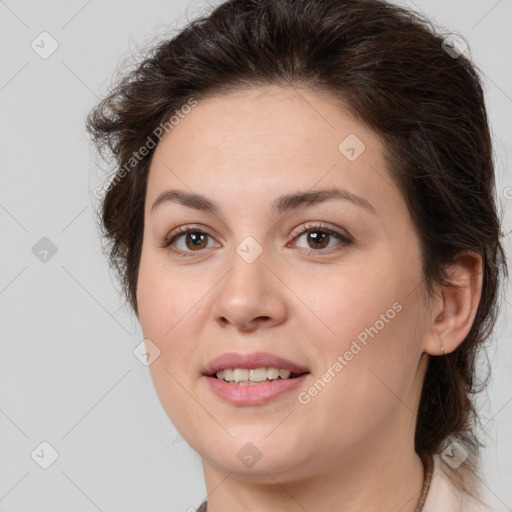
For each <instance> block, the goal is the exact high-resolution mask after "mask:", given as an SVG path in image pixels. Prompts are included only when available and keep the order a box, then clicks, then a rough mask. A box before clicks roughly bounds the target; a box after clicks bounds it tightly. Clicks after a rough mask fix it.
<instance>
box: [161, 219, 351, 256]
mask: <svg viewBox="0 0 512 512" xmlns="http://www.w3.org/2000/svg"><path fill="white" fill-rule="evenodd" d="M315 231H317V232H320V233H327V234H329V235H331V236H333V237H335V238H337V239H338V240H339V241H340V242H341V243H340V244H338V245H337V246H336V247H339V246H341V248H339V249H336V250H334V251H329V253H328V254H331V253H332V252H337V251H339V250H341V249H342V248H344V247H346V246H348V245H350V244H352V243H353V241H352V240H351V239H350V238H349V237H348V236H345V235H343V234H342V233H340V232H338V231H335V230H334V229H331V228H329V227H327V226H325V225H323V224H305V225H304V227H303V229H302V231H300V232H299V233H297V234H296V235H295V236H294V237H293V240H296V239H297V238H300V237H301V236H302V235H304V234H306V233H309V232H315ZM188 233H199V234H203V235H206V236H210V235H209V234H208V233H206V232H205V231H203V230H202V229H200V228H198V227H195V226H193V225H187V226H180V227H179V228H176V229H175V230H174V231H172V232H171V233H170V234H169V235H168V236H167V237H166V238H165V240H164V241H163V242H162V243H161V244H160V245H159V247H160V248H166V249H168V250H170V251H171V252H172V253H174V254H176V255H178V256H184V257H190V256H194V253H197V252H200V251H202V249H199V250H197V251H182V250H176V249H173V248H172V245H171V244H172V243H173V242H174V241H175V240H176V239H178V238H179V237H181V236H183V235H187V234H188ZM210 238H211V237H210ZM331 249H332V248H331ZM303 251H304V253H305V254H306V255H307V256H322V255H323V254H325V249H303ZM319 253H320V254H319ZM322 253H323V254H322Z"/></svg>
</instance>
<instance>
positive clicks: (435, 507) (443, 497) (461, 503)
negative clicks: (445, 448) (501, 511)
mask: <svg viewBox="0 0 512 512" xmlns="http://www.w3.org/2000/svg"><path fill="white" fill-rule="evenodd" d="M433 458H434V468H433V474H432V481H431V483H430V489H429V491H428V495H427V499H426V501H425V505H424V506H423V509H422V512H495V511H494V510H493V509H491V508H489V507H488V506H487V505H485V504H484V503H480V502H479V501H477V500H476V499H474V498H473V497H471V496H469V495H468V494H465V493H463V492H461V491H460V490H459V489H457V487H456V486H455V485H454V484H453V483H452V482H451V480H450V479H449V477H448V475H447V474H446V472H445V470H444V469H443V465H444V462H443V460H442V458H441V456H440V455H434V457H433Z"/></svg>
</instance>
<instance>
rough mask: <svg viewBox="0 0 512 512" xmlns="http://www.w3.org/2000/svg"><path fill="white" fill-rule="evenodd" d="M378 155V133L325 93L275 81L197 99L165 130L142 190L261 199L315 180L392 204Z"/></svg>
mask: <svg viewBox="0 0 512 512" xmlns="http://www.w3.org/2000/svg"><path fill="white" fill-rule="evenodd" d="M383 155H384V152H383V146H382V143H381V141H380V138H379V137H378V135H377V134H375V133H374V132H372V131H371V130H370V129H368V128H367V127H365V126H364V125H363V124H361V123H360V122H358V121H357V120H356V119H355V118H354V117H353V116H352V115H351V114H350V113H349V111H348V109H347V108H346V107H344V106H343V104H342V103H341V102H340V101H336V99H335V98H334V97H333V96H330V95H328V94H327V93H323V92H314V91H308V90H299V89H294V88H291V87H279V86H267V87H259V88H253V89H247V90H240V91H234V92H230V93H227V94H223V95H218V96H213V97H209V98H205V99H202V100H200V101H198V103H197V105H196V106H195V107H193V108H192V109H190V112H189V113H188V114H186V115H184V116H182V118H181V119H180V120H179V123H177V124H176V125H175V126H174V127H173V128H172V130H170V131H169V133H167V134H165V135H164V136H163V138H162V140H161V141H160V142H159V144H158V145H157V147H156V149H155V154H154V156H153V159H152V164H151V167H150V173H149V179H148V191H147V195H148V198H149V199H150V200H151V199H152V200H154V199H156V197H157V196H158V195H159V194H160V193H161V192H162V190H164V189H165V188H179V189H182V190H187V189H188V191H189V192H191V191H193V192H198V193H201V194H203V195H210V196H213V197H214V198H218V199H219V201H229V200H231V201H233V202H236V200H237V199H240V198H241V197H244V201H248V200H251V199H252V200H253V201H254V202H255V203H256V202H259V203H260V205H262V203H263V202H270V201H271V200H272V199H273V197H276V196H278V195H282V194H285V193H287V192H291V191H298V190H311V189H314V188H315V185H316V184H318V185H319V187H316V188H324V187H329V186H337V187H341V186H342V187H343V188H344V189H347V190H349V191H351V192H353V193H354V194H357V195H359V196H364V197H366V198H367V199H368V201H369V202H371V203H372V204H373V203H374V202H376V203H378V202H381V201H382V200H386V199H387V200H388V203H389V204H393V202H392V201H394V202H395V204H396V201H397V195H398V196H399V193H398V190H397V189H396V187H394V186H393V184H392V179H391V177H390V176H389V173H388V171H387V169H386V163H385V161H384V156H383ZM383 194H384V195H385V197H383ZM272 196H273V197H272ZM388 196H389V197H388ZM391 196H394V197H391ZM398 201H400V198H399V197H398ZM377 209H378V208H377Z"/></svg>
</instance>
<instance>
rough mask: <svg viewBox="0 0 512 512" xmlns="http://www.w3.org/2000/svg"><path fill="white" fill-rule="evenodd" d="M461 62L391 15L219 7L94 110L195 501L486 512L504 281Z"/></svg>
mask: <svg viewBox="0 0 512 512" xmlns="http://www.w3.org/2000/svg"><path fill="white" fill-rule="evenodd" d="M463 50H464V48H463V46H461V40H459V39H457V38H453V37H451V38H443V36H442V35H440V34H437V33H436V32H435V31H434V29H433V27H432V26H431V25H430V24H429V22H428V21H427V20H425V19H423V18H422V17H420V16H419V15H416V14H414V13H412V12H409V11H407V10H404V9H401V8H399V7H397V6H394V5H392V4H389V3H387V2H384V1H381V0H342V1H340V0H307V1H306V0H266V1H264V2H261V1H256V0H230V1H227V2H225V3H223V4H221V5H219V6H218V7H217V8H215V10H213V12H212V13H211V14H210V15H208V16H205V17H204V18H201V19H198V20H196V21H193V22H192V23H190V24H189V25H188V26H187V27H186V28H184V29H183V30H182V31H181V32H180V33H179V34H178V35H176V36H175V37H173V38H172V39H170V40H168V41H164V42H162V43H161V44H159V45H158V46H157V47H155V48H154V49H153V51H152V52H151V54H150V55H148V56H147V57H146V58H145V59H144V61H143V62H142V63H140V65H139V66H138V68H137V69H136V70H135V71H133V72H131V73H129V74H127V75H126V76H125V77H124V79H123V80H122V81H121V82H120V83H119V84H117V86H116V88H115V89H114V90H113V91H112V92H111V94H109V96H108V97H106V98H105V99H104V100H103V101H102V102H101V103H100V104H99V105H98V106H97V107H96V108H95V110H94V111H93V112H92V113H91V115H90V116H89V119H88V129H89V132H90V133H91V135H92V136H93V140H94V141H95V143H96V144H97V146H98V148H99V150H100V151H102V152H105V151H106V152H107V153H108V152H110V153H111V155H113V156H114V158H115V164H116V165H115V173H114V175H113V177H112V179H111V180H110V182H109V183H108V184H106V186H105V187H104V188H103V189H101V190H100V191H99V193H98V194H97V195H98V197H99V198H100V199H101V222H102V227H103V234H104V236H105V237H106V239H107V241H108V242H109V243H110V251H111V252H110V258H111V262H112V264H113V265H114V267H115V268H116V269H117V270H118V272H119V275H120V277H121V279H122V282H123V285H124V290H125V293H126V297H127V299H128V301H129V302H130V304H131V306H132V307H133V310H134V312H135V314H136V315H137V318H138V319H139V321H140V323H141V326H142V330H143V333H144V337H145V350H146V357H147V360H148V364H149V365H150V371H151V375H152V379H153V382H154V385H155V388H156V391H157V393H158V396H159V399H160V401H161V404H162V406H163V408H164V410H165V412H166V413H167V415H168V416H169V418H170V419H171V421H172V422H173V424H174V425H175V427H176V428H177V430H178V431H179V432H180V433H181V435H182V436H183V438H184V439H185V440H186V441H187V442H188V443H189V445H190V446H191V447H192V448H193V449H194V450H196V451H197V453H199V455H200V456H201V458H202V463H203V469H204V476H205V483H206V487H207V490H208V499H207V501H206V500H205V501H204V502H203V503H202V504H201V506H200V507H199V509H198V510H201V511H205V510H208V512H219V511H223V510H249V511H260V510H286V511H295V510H297V511H299V510H307V511H320V510H322V511H327V510H328V511H331V510H332V511H339V510H343V511H347V512H348V511H350V512H352V511H360V510H365V511H367V510H379V511H397V510H400V511H402V512H413V511H416V512H419V511H423V512H433V511H436V512H440V511H443V512H444V511H446V512H448V511H450V512H452V511H456V510H457V511H464V512H468V511H483V510H489V509H488V508H486V507H485V504H483V503H481V501H482V495H481V493H480V489H479V486H478V483H479V478H478V448H479V446H480V445H481V443H480V441H479V439H478V429H477V427H476V424H475V420H476V419H477V415H476V411H475V408H474V405H473V403H472V401H471V396H472V394H473V393H474V392H475V391H476V384H477V382H476V375H475V359H476V356H477V354H478V351H479V349H480V348H481V345H482V342H484V341H485V340H486V339H487V337H488V336H489V334H490V332H491V331H492V328H493V325H494V321H495V319H496V314H497V295H498V288H499V284H500V281H501V276H502V274H506V266H505V256H504V252H503V248H502V246H501V244H500V220H499V218H498V216H497V213H496V204H495V197H494V194H495V190H494V186H495V184H494V170H493V162H492V147H491V141H490V136H489V127H488V122H487V115H486V109H485V103H484V97H483V93H482V88H481V85H480V80H479V76H478V74H477V71H476V70H475V67H474V65H473V64H472V63H471V62H470V60H469V59H468V58H467V57H466V56H465V55H464V53H463Z"/></svg>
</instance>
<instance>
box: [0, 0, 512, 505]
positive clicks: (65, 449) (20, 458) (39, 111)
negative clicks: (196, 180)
mask: <svg viewBox="0 0 512 512" xmlns="http://www.w3.org/2000/svg"><path fill="white" fill-rule="evenodd" d="M402 3H403V4H405V5H407V6H410V7H414V6H416V8H417V9H419V10H422V11H423V12H425V13H426V14H427V15H429V16H430V17H431V18H433V19H434V20H436V21H437V22H438V23H440V24H441V25H443V26H445V27H449V30H450V31H453V32H456V33H459V34H461V35H462V36H463V37H464V38H465V39H466V40H467V41H468V42H469V44H470V51H471V54H472V56H473V58H474V60H475V61H476V63H477V64H478V65H479V66H480V68H481V69H482V71H483V73H484V78H485V83H486V90H487V99H488V107H489V114H490V119H491V124H492V127H493V137H494V141H495V144H496V146H495V147H496V162H497V180H498V194H499V198H500V202H501V205H502V208H503V212H504V217H505V224H504V232H505V233H509V232H510V231H511V229H512V213H511V211H512V206H511V204H512V173H511V169H510V162H509V157H508V155H511V154H512V135H511V123H510V119H511V118H512V70H511V66H510V51H511V49H512V36H511V29H510V27H511V22H512V0H500V1H495V0H492V1H490V0H489V1H483V0H473V1H467V0H466V1H463V0H458V1H449V2H447V1H446V0H429V1H426V0H425V1H420V0H417V1H416V2H411V1H404V2H402ZM206 8H207V4H206V3H205V2H199V1H195V2H192V3H191V2H187V1H185V0H183V1H177V0H174V1H172V2H170V1H168V0H150V1H145V2H142V1H139V2H135V1H124V2H122V1H121V0H115V1H108V2H101V1H100V0H89V1H84V0H73V1H68V2H58V1H56V0H52V1H46V2H36V1H28V0H26V1H16V0H7V1H5V2H4V1H0V59H1V65H0V112H1V114H0V115H1V120H2V122H1V128H0V130H1V131H0V154H1V180H2V181H1V183H2V186H1V188H0V226H1V233H2V251H1V253H0V254H1V256H0V257H1V264H0V308H1V309H0V311H1V318H0V329H1V331H0V333H1V336H0V343H1V348H0V435H1V437H0V438H1V441H0V511H9V512H21V511H27V512H28V511H31V512H35V511H37V512H45V511H52V512H61V511H69V510H73V511H75V512H89V511H91V512H92V511H95V510H101V511H105V512H106V511H121V510H122V511H126V512H129V511H141V512H142V511H145V512H150V511H154V512H160V511H161V512H163V511H166V512H172V511H186V510H189V509H190V510H192V508H191V507H194V506H197V505H198V504H199V503H200V502H201V501H202V500H203V499H204V497H205V487H204V483H203V477H202V468H201V464H200V458H199V456H198V455H197V454H195V453H193V452H192V450H191V449H190V448H189V447H188V446H187V445H186V444H185V443H184V442H183V441H182V440H181V439H180V438H179V436H178V435H177V433H176V431H175V430H174V429H173V427H172V425H171V424H170V422H169V420H168V418H167V416H166V415H165V413H164V412H163V410H162V408H161V406H160V403H159V401H158V399H157V397H156V394H155V392H154V389H153V386H152V382H151V379H150V376H149V370H148V368H147V367H145V366H144V365H142V364H141V363H140V362H139V360H138V359H136V358H135V357H134V355H133V353H132V351H133V349H134V348H135V346H136V345H138V344H139V343H140V342H141V340H142V334H141V331H140V327H139V326H138V324H137V323H136V321H135V320H134V319H132V318H131V315H130V314H129V311H127V310H126V309H124V308H123V307H122V305H121V304H122V303H121V299H120V296H119V294H118V292H117V290H116V284H115V283H113V282H112V278H111V274H110V273H109V269H108V267H107V264H106V261H105V258H104V257H103V255H102V253H101V247H100V242H99V240H98V238H97V235H96V227H95V219H94V215H93V208H94V207H95V204H94V201H93V197H92V193H91V191H92V189H93V188H94V187H95V186H97V185H98V183H99V180H101V178H102V176H103V172H104V171H102V170H101V168H100V167H101V166H99V162H98V161H97V160H96V159H95V157H94V155H93V153H92V150H91V148H90V147H89V142H88V140H87V139H86V138H85V130H84V118H85V116H86V114H87V112H88V111H89V110H90V108H91V107H92V106H93V105H94V103H95V102H96V101H97V99H98V97H100V96H101V95H102V94H103V93H104V92H105V90H106V87H107V86H108V84H109V83H110V80H111V79H112V77H113V73H114V70H115V68H116V67H117V65H118V64H119V63H120V61H121V60H122V59H123V58H126V57H129V56H130V54H131V53H132V52H134V51H137V49H138V48H139V47H140V45H141V44H145V43H147V42H149V41H150V40H153V39H155V40H156V39H158V38H159V37H161V36H162V35H163V34H165V33H166V32H167V33H168V32H169V30H170V29H176V28H179V27H180V26H183V25H184V24H185V23H186V22H187V19H192V18H194V17H195V16H196V15H198V14H200V13H202V12H204V10H205V9H206ZM43 31H47V32H48V33H49V34H50V35H51V37H52V38H53V39H54V40H55V41H56V42H57V43H58V48H57V50H56V51H55V52H54V53H53V54H52V55H50V56H49V57H48V58H42V57H41V56H40V55H39V54H38V53H36V51H34V49H32V47H31V43H32V41H34V40H35V43H34V44H39V45H40V47H41V46H42V43H41V42H40V40H41V37H46V38H47V39H45V44H44V48H39V51H40V52H42V51H48V50H49V49H51V40H50V39H48V36H39V34H41V32H43ZM38 36H39V37H38ZM38 41H39V43H38ZM507 187H510V188H507ZM44 237H46V238H47V239H49V240H50V241H51V244H53V246H55V248H56V249H57V252H56V253H55V254H52V252H51V248H50V249H48V247H49V246H50V245H51V244H50V243H49V242H48V240H46V239H45V240H43V241H41V239H42V238H44ZM36 244H39V245H36ZM505 245H506V247H507V252H508V255H509V257H512V255H511V251H510V236H507V237H506V239H505ZM34 246H35V247H36V249H33V248H34ZM45 249H47V250H49V252H48V253H47V254H46V256H45V253H44V252H41V251H43V250H45ZM34 253H35V254H34ZM44 257H46V261H41V260H40V258H44ZM504 294H506V295H505V297H504V299H503V300H502V302H503V307H502V314H501V316H500V319H499V321H498V325H497V330H496V333H495V335H494V337H493V339H492V340H491V342H490V344H489V348H488V351H487V352H488V358H489V361H490V364H491V366H492V379H491V383H490V387H489V388H488V391H487V392H486V393H484V394H483V395H482V396H480V398H479V403H480V404H481V408H482V416H483V423H484V425H485V426H486V428H485V436H483V439H484V441H485V442H486V443H487V448H486V449H485V450H484V452H483V463H484V468H483V469H484V471H483V474H484V477H485V483H486V489H487V490H488V491H487V492H488V495H489V500H490V502H491V504H492V505H493V506H495V508H496V509H497V510H500V511H505V510H511V507H512V487H511V486H510V482H512V462H511V457H512V403H511V402H512V386H511V384H512V377H511V375H512V372H511V366H512V365H511V360H512V347H511V335H510V332H511V329H510V322H509V320H508V319H510V315H511V310H512V306H511V303H512V300H511V296H512V295H511V290H510V288H508V289H506V290H504ZM484 367H485V365H484ZM482 435H483V434H482ZM43 441H46V442H48V443H49V444H50V445H51V446H52V447H53V448H54V449H55V450H56V451H57V452H58V454H59V456H58V458H57V459H56V460H55V462H54V463H53V464H52V465H51V466H50V467H48V469H43V468H41V467H40V464H44V463H45V462H46V463H48V462H49V461H50V459H49V457H50V449H49V448H47V447H45V445H43V446H42V447H41V446H40V443H41V442H43ZM34 450H35V451H34ZM31 454H34V455H33V456H31ZM507 484H508V485H507Z"/></svg>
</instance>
